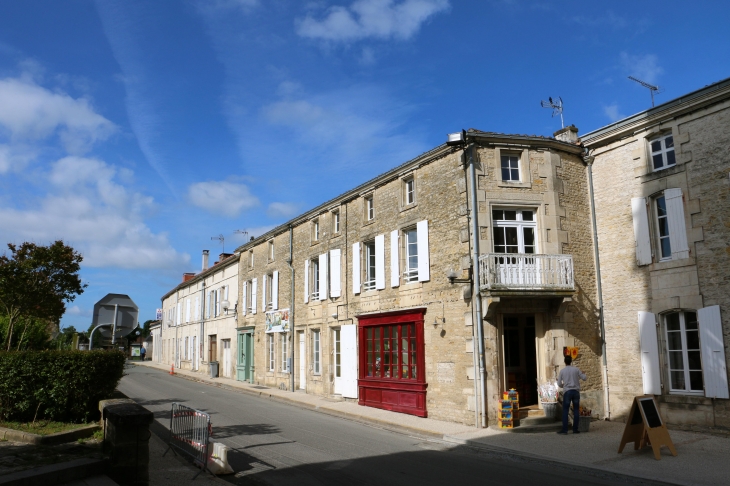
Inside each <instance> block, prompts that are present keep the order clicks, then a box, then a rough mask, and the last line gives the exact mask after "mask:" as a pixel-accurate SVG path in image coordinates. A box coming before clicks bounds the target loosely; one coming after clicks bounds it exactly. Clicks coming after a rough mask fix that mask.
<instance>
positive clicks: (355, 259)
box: [352, 243, 360, 294]
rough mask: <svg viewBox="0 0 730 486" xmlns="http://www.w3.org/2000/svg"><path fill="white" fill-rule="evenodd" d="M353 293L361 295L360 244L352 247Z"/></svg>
mask: <svg viewBox="0 0 730 486" xmlns="http://www.w3.org/2000/svg"><path fill="white" fill-rule="evenodd" d="M352 293H353V294H359V293H360V243H354V244H353V245H352Z"/></svg>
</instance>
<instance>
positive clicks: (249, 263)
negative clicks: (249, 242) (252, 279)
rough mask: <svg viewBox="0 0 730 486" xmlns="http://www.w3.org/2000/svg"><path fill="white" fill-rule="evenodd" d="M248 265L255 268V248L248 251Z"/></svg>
mask: <svg viewBox="0 0 730 486" xmlns="http://www.w3.org/2000/svg"><path fill="white" fill-rule="evenodd" d="M248 267H249V268H253V250H249V251H248Z"/></svg>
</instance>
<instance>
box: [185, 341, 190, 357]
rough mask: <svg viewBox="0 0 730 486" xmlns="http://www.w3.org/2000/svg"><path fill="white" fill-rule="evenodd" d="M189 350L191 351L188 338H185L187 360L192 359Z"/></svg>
mask: <svg viewBox="0 0 730 486" xmlns="http://www.w3.org/2000/svg"><path fill="white" fill-rule="evenodd" d="M189 350H190V348H189V347H188V338H187V337H186V338H185V359H190V358H189Z"/></svg>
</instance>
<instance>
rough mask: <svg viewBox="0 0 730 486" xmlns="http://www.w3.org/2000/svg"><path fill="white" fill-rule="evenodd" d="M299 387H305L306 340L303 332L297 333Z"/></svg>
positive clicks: (301, 388)
mask: <svg viewBox="0 0 730 486" xmlns="http://www.w3.org/2000/svg"><path fill="white" fill-rule="evenodd" d="M299 389H300V390H306V389H307V342H306V340H305V339H304V332H300V333H299Z"/></svg>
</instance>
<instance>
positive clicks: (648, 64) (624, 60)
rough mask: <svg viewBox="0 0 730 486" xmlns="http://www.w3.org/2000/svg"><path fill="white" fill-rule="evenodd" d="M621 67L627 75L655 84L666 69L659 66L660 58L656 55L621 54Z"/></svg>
mask: <svg viewBox="0 0 730 486" xmlns="http://www.w3.org/2000/svg"><path fill="white" fill-rule="evenodd" d="M621 67H622V68H623V70H624V71H625V72H626V73H627V75H630V76H634V77H635V78H639V79H641V80H642V81H646V82H647V83H650V84H655V83H656V81H657V78H658V77H659V75H660V74H662V73H663V72H664V69H663V68H662V67H661V66H660V65H659V58H657V56H655V55H654V54H646V55H643V56H640V55H632V54H628V53H626V52H622V53H621Z"/></svg>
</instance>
